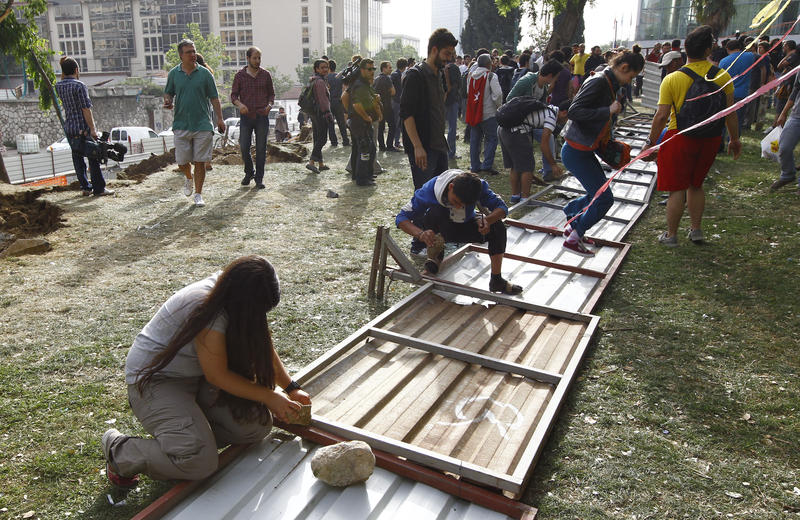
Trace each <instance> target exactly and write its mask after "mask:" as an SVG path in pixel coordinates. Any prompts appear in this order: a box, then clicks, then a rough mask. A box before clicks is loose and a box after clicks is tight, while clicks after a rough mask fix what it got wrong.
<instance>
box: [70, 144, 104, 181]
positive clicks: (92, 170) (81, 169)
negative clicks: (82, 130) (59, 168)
mask: <svg viewBox="0 0 800 520" xmlns="http://www.w3.org/2000/svg"><path fill="white" fill-rule="evenodd" d="M69 142H70V143H69V145H70V148H71V149H72V167H73V168H74V169H75V175H76V176H77V177H78V183H80V185H81V189H82V190H83V191H94V192H95V193H103V191H105V189H106V180H105V179H104V178H103V172H102V171H101V170H100V162H99V161H97V160H96V159H88V161H89V174H90V176H91V179H92V184H91V185H90V184H89V181H87V180H86V161H84V159H86V155H85V154H84V146H85V145H83V143H81V138H80V137H73V138H71V139H69ZM73 146H75V147H74V148H73Z"/></svg>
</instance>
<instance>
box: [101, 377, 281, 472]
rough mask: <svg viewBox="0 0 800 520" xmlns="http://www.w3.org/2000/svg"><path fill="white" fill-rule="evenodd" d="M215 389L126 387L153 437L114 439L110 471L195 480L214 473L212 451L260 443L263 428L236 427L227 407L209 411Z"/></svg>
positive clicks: (171, 383) (159, 383)
mask: <svg viewBox="0 0 800 520" xmlns="http://www.w3.org/2000/svg"><path fill="white" fill-rule="evenodd" d="M217 393H218V390H217V388H216V387H214V386H212V385H210V384H209V383H207V382H206V381H205V379H203V378H187V379H169V378H162V379H155V378H154V379H153V380H152V381H151V382H150V383H148V384H147V386H146V387H145V389H144V391H143V392H142V393H141V394H140V393H139V390H138V389H137V387H136V385H128V401H129V402H130V405H131V409H132V410H133V413H134V414H135V415H136V417H137V418H138V419H139V421H140V422H141V423H142V426H144V428H145V429H146V430H147V431H148V432H149V433H150V434H151V435H152V436H153V438H140V437H127V438H120V440H119V441H117V442H116V443H114V445H112V447H111V450H110V451H111V469H113V470H114V471H116V472H117V473H118V474H119V475H122V476H126V477H130V476H133V475H136V474H138V473H144V474H146V475H148V476H150V477H151V478H154V479H156V480H173V479H184V480H199V479H202V478H205V477H207V476H209V475H211V474H212V473H214V471H216V469H217V464H218V462H219V457H218V454H217V449H218V448H221V447H223V446H227V445H229V444H246V443H251V442H257V441H259V440H261V439H263V438H264V437H265V436H266V435H267V434H268V433H269V431H270V429H271V428H272V419H271V417H270V420H269V422H268V424H266V425H263V424H257V423H256V424H243V423H239V422H237V421H236V420H235V419H234V418H233V415H232V414H231V411H230V409H229V408H228V407H227V406H214V402H215V401H216V396H217Z"/></svg>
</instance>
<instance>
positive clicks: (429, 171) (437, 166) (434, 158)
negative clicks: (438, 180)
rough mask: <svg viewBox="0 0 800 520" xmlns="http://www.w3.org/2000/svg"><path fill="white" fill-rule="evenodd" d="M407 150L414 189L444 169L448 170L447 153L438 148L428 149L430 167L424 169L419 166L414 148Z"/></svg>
mask: <svg viewBox="0 0 800 520" xmlns="http://www.w3.org/2000/svg"><path fill="white" fill-rule="evenodd" d="M409 148H410V149H408V150H406V155H408V163H409V164H410V165H411V178H412V179H413V181H414V190H415V191H416V190H418V189H420V188H421V187H422V185H423V184H425V183H426V182H428V181H429V180H431V179H433V178H434V177H436V176H437V175H439V174H440V173H442V172H443V171H445V170H447V154H446V153H445V152H440V151H438V150H426V152H428V167H427V168H425V169H424V170H423V169H422V168H420V167H419V166H417V162H416V160H415V159H414V148H413V147H409Z"/></svg>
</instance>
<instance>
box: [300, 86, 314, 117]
mask: <svg viewBox="0 0 800 520" xmlns="http://www.w3.org/2000/svg"><path fill="white" fill-rule="evenodd" d="M297 104H298V105H300V110H301V111H302V112H305V113H306V114H313V113H314V112H316V110H317V98H316V96H315V95H314V80H313V79H312V80H311V81H309V82H308V85H306V86H305V88H304V89H303V91H302V92H300V97H299V98H298V99H297Z"/></svg>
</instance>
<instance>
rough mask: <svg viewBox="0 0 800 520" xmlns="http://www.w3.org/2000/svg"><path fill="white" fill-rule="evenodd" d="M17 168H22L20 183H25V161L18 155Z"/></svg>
mask: <svg viewBox="0 0 800 520" xmlns="http://www.w3.org/2000/svg"><path fill="white" fill-rule="evenodd" d="M19 166H20V168H22V182H26V179H25V161H23V160H22V154H19Z"/></svg>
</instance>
